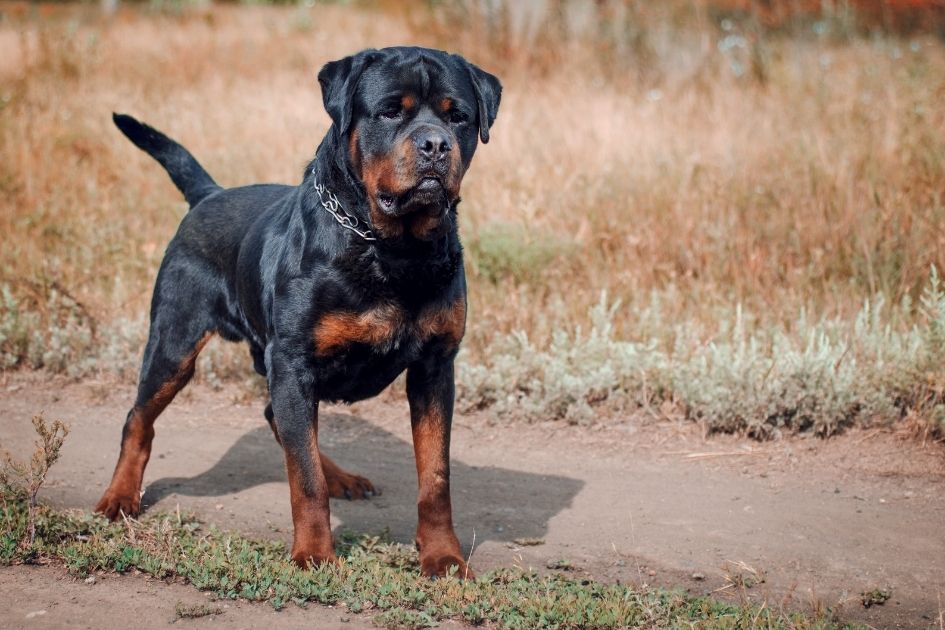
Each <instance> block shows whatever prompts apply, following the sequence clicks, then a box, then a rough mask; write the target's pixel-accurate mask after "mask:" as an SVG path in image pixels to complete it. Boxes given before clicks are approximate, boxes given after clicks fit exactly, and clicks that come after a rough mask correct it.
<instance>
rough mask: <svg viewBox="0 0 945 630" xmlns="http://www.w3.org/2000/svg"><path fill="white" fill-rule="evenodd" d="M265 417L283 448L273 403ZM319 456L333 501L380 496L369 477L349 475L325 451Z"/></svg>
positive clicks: (320, 452) (320, 451) (267, 407)
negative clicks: (273, 411)
mask: <svg viewBox="0 0 945 630" xmlns="http://www.w3.org/2000/svg"><path fill="white" fill-rule="evenodd" d="M265 415H266V421H267V422H269V428H270V429H272V435H273V436H274V437H275V438H276V442H278V443H279V445H280V446H281V445H282V440H280V439H279V430H278V429H277V428H276V419H275V415H274V414H273V413H272V403H271V402H270V403H268V404H267V405H266V411H265ZM319 456H320V458H321V461H322V470H323V471H324V473H325V479H326V481H327V482H328V496H330V497H331V498H332V499H349V500H351V499H367V498H369V497H373V496H374V495H377V494H380V492H378V491H377V490H376V489H375V488H374V484H372V483H371V481H370V480H369V479H368V478H367V477H362V476H361V475H355V474H354V473H349V472H348V471H347V470H345V469H344V468H342V467H341V466H339V465H338V464H336V463H335V462H333V461H332V460H331V459H329V458H328V456H327V455H325V451H322V450H319Z"/></svg>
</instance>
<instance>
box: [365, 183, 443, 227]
mask: <svg viewBox="0 0 945 630" xmlns="http://www.w3.org/2000/svg"><path fill="white" fill-rule="evenodd" d="M377 205H378V207H379V208H380V210H381V211H382V212H383V213H384V214H386V215H388V216H392V217H402V216H405V215H408V214H411V213H414V212H417V211H419V210H426V211H427V212H428V213H431V212H434V213H435V212H437V211H439V212H443V211H445V210H446V208H448V207H449V198H448V195H447V192H446V187H445V186H444V185H443V182H442V180H441V179H440V178H439V177H437V176H435V175H427V176H424V177H421V178H420V181H418V182H417V184H416V185H415V186H413V187H412V188H409V189H407V190H406V191H404V192H402V193H390V192H383V191H379V192H378V194H377Z"/></svg>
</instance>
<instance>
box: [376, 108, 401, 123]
mask: <svg viewBox="0 0 945 630" xmlns="http://www.w3.org/2000/svg"><path fill="white" fill-rule="evenodd" d="M403 113H404V110H403V109H401V108H400V107H391V108H390V109H385V110H384V111H382V112H381V113H380V117H381V118H386V119H387V120H397V119H398V118H400V117H401V116H402V115H403Z"/></svg>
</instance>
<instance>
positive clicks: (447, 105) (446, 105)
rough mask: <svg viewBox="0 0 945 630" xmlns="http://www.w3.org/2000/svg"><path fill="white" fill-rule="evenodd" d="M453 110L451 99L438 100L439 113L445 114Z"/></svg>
mask: <svg viewBox="0 0 945 630" xmlns="http://www.w3.org/2000/svg"><path fill="white" fill-rule="evenodd" d="M451 109H453V99H451V98H441V99H440V112H441V113H443V114H445V113H446V112H448V111H450V110H451Z"/></svg>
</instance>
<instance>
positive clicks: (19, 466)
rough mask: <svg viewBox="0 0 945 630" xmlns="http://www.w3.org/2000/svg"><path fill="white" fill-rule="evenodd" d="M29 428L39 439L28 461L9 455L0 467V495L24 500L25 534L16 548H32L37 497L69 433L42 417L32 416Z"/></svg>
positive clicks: (57, 423)
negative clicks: (31, 424) (33, 430)
mask: <svg viewBox="0 0 945 630" xmlns="http://www.w3.org/2000/svg"><path fill="white" fill-rule="evenodd" d="M33 428H34V429H35V430H36V434H37V435H38V436H39V439H38V440H37V441H36V450H35V451H33V456H32V457H31V458H30V461H29V462H21V461H19V460H16V459H14V458H13V456H12V455H11V454H10V453H4V454H3V460H4V461H3V463H2V465H0V492H2V493H3V495H4V496H11V497H24V498H25V501H26V505H27V516H26V523H27V524H26V534H25V538H23V539H22V540H21V541H20V547H23V548H27V549H28V548H32V546H33V543H34V541H35V539H36V512H37V509H38V507H37V506H38V503H37V497H38V495H39V490H40V488H42V487H43V484H44V483H46V475H47V474H49V469H50V468H51V467H52V465H53V464H55V463H56V461H57V460H58V459H59V451H60V449H61V448H62V443H63V441H64V440H65V439H66V436H67V435H68V434H69V427H67V426H66V425H65V424H63V423H62V422H61V421H59V420H56V421H54V422H53V423H52V425H49V424H47V423H46V420H45V418H43V416H42V414H40V415H38V416H33Z"/></svg>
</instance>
